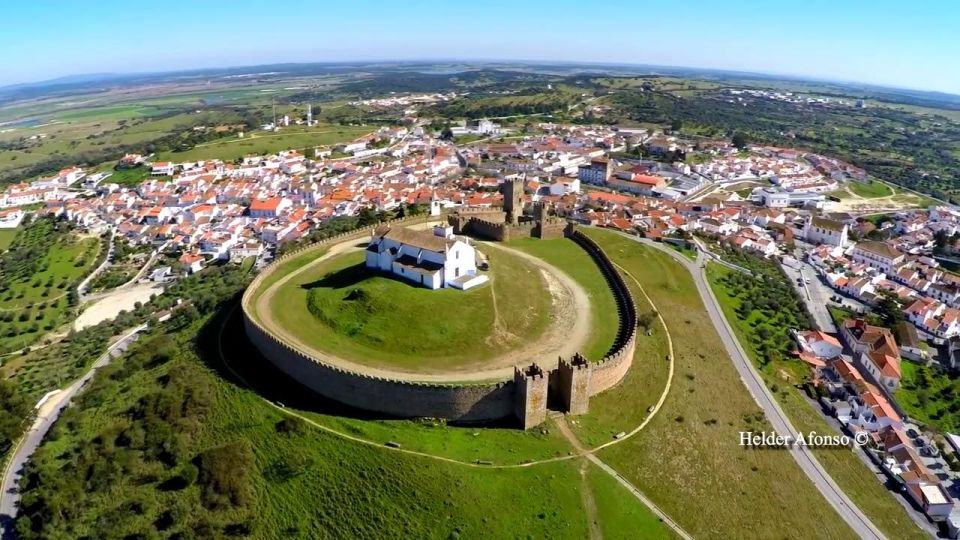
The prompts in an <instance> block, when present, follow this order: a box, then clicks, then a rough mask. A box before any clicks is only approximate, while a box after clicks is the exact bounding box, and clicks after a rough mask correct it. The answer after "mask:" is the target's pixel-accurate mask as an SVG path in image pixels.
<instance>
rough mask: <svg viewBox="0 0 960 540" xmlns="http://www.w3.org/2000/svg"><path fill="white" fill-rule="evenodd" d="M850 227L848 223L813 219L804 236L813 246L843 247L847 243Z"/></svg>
mask: <svg viewBox="0 0 960 540" xmlns="http://www.w3.org/2000/svg"><path fill="white" fill-rule="evenodd" d="M849 232H850V227H849V226H848V225H847V224H846V223H842V222H840V221H834V220H832V219H825V218H820V217H814V218H811V219H810V221H808V222H807V226H806V227H805V228H804V230H803V236H804V238H805V239H806V240H807V242H810V243H811V244H827V245H831V246H843V245H844V244H846V243H847V234H848V233H849Z"/></svg>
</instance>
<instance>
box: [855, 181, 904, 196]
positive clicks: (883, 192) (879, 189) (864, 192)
mask: <svg viewBox="0 0 960 540" xmlns="http://www.w3.org/2000/svg"><path fill="white" fill-rule="evenodd" d="M846 185H847V189H849V190H850V191H852V192H853V193H854V195H859V196H860V197H863V198H864V199H876V198H878V197H888V196H890V195H893V194H894V191H893V189H891V188H890V186H888V185H886V184H884V183H883V182H878V181H876V180H868V181H867V182H855V181H850V182H847V184H846Z"/></svg>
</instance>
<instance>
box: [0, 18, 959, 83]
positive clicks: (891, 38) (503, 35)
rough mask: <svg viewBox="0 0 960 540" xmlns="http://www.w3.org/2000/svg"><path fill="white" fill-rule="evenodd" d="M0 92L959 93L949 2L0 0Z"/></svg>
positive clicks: (954, 25)
mask: <svg viewBox="0 0 960 540" xmlns="http://www.w3.org/2000/svg"><path fill="white" fill-rule="evenodd" d="M0 18H2V23H0V28H2V29H0V55H2V56H0V57H2V58H3V60H2V62H0V85H3V84H11V83H17V82H26V81H35V80H41V79H48V78H53V77H59V76H63V75H73V74H82V73H94V72H133V71H165V70H173V69H182V68H196V67H217V66H238V65H254V64H264V63H271V62H311V61H316V62H321V61H342V60H408V59H410V60H414V59H416V60H420V59H435V58H446V59H451V58H458V59H528V60H556V61H563V60H570V61H592V62H618V63H637V64H657V65H672V66H691V67H704V68H717V69H731V70H747V71H757V72H764V73H775V74H788V75H803V76H812V77H819V78H829V79H837V80H849V81H862V82H870V83H879V84H886V85H893V86H901V87H909V88H921V89H928V90H940V91H946V92H951V93H957V94H960V67H958V65H957V64H958V60H960V30H958V29H957V22H958V21H960V2H956V1H952V0H929V1H924V2H892V1H887V0H873V1H868V0H832V1H823V0H807V1H793V0H755V1H752V2H750V1H741V0H715V1H708V0H686V1H684V2H664V1H663V0H660V1H658V2H648V1H645V0H633V1H630V0H624V1H621V2H604V1H596V0H594V1H581V2H568V1H565V0H552V1H550V2H544V1H537V0H526V1H523V0H513V1H509V2H507V1H500V0H483V1H472V2H464V1H462V0H459V1H458V0H446V1H443V2H438V1H430V0H407V1H391V2H386V1H369V0H349V1H336V2H328V1H323V2H319V1H316V0H315V1H312V2H310V1H283V0H280V1H272V2H271V1H266V2H265V1H262V0H260V1H256V2H253V1H247V0H233V1H231V2H213V1H205V0H195V1H192V2H190V1H184V0H168V1H165V2H145V1H138V0H127V1H116V0H97V1H93V2H86V1H67V0H36V1H30V2H24V1H18V0H12V1H5V2H3V4H2V7H0Z"/></svg>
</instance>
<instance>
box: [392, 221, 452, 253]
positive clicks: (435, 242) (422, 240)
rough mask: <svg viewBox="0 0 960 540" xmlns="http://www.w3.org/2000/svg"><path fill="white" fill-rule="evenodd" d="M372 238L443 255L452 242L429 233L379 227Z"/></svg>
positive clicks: (404, 228) (401, 228)
mask: <svg viewBox="0 0 960 540" xmlns="http://www.w3.org/2000/svg"><path fill="white" fill-rule="evenodd" d="M373 234H374V237H376V238H381V239H387V240H393V241H395V242H399V243H401V244H404V245H407V246H413V247H415V248H420V249H425V250H427V251H434V252H436V253H443V252H445V251H446V250H447V248H448V247H449V246H450V245H452V244H453V241H451V240H448V239H446V238H443V237H440V236H437V235H435V234H433V233H432V232H430V231H415V230H413V229H408V228H406V227H390V226H388V225H381V226H379V227H377V229H376V230H375V231H374V232H373Z"/></svg>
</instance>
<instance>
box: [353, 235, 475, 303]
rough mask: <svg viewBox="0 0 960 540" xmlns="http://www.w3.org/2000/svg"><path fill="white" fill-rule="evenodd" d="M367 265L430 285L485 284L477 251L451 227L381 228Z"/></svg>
mask: <svg viewBox="0 0 960 540" xmlns="http://www.w3.org/2000/svg"><path fill="white" fill-rule="evenodd" d="M366 267H367V268H376V269H378V270H380V271H383V272H390V273H392V274H394V275H396V276H400V277H402V278H404V279H407V280H410V281H412V282H414V283H418V284H420V285H423V286H424V287H427V288H428V289H440V288H444V287H453V288H455V289H463V290H466V289H470V288H473V287H476V286H477V285H480V284H482V283H486V282H487V281H488V277H487V276H486V275H484V274H480V273H478V272H477V251H476V249H474V247H473V246H471V245H470V244H469V243H468V242H467V240H466V239H465V238H457V237H455V236H454V235H453V229H452V227H441V226H438V227H434V229H433V232H432V233H431V232H429V231H415V230H413V229H407V228H405V227H389V226H385V225H384V226H381V227H378V228H377V229H376V230H375V231H374V233H373V236H372V237H371V238H370V244H369V245H368V246H367V251H366Z"/></svg>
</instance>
